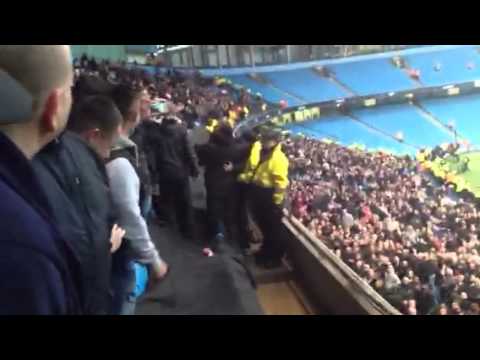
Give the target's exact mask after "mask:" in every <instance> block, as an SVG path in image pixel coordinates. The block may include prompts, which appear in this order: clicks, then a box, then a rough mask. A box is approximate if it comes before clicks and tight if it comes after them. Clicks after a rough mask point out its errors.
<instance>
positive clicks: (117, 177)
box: [107, 136, 162, 267]
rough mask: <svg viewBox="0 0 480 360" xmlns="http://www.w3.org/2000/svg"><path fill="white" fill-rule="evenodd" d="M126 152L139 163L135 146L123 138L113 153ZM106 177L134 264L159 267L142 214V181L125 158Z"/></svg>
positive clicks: (112, 163)
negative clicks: (129, 152) (128, 151)
mask: <svg viewBox="0 0 480 360" xmlns="http://www.w3.org/2000/svg"><path fill="white" fill-rule="evenodd" d="M126 149H128V150H130V151H131V154H132V157H133V159H138V156H137V155H136V154H137V153H138V152H137V150H136V145H135V143H133V141H131V140H130V139H128V138H127V137H124V136H122V137H120V139H119V140H118V141H117V143H116V144H115V146H114V147H113V151H119V150H126ZM107 174H108V178H109V181H110V191H111V196H112V202H113V206H114V208H115V210H116V215H117V222H118V225H119V226H120V227H122V228H123V229H124V230H125V232H126V234H125V240H124V241H128V244H129V245H130V249H131V250H132V256H133V258H134V260H135V261H138V262H140V263H143V264H149V265H152V266H154V267H158V266H159V265H160V264H161V262H162V259H161V258H160V255H159V254H158V251H157V249H156V248H155V245H154V244H153V242H152V240H151V237H150V234H149V232H148V226H147V223H146V222H145V219H144V218H143V217H142V215H141V213H140V205H139V203H140V179H139V178H138V175H137V172H136V171H135V168H134V167H133V166H132V164H131V162H130V161H129V160H128V159H127V158H126V157H117V158H114V159H113V160H111V161H110V162H109V163H108V164H107Z"/></svg>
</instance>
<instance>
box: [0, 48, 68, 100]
mask: <svg viewBox="0 0 480 360" xmlns="http://www.w3.org/2000/svg"><path fill="white" fill-rule="evenodd" d="M70 61H71V59H70V48H69V46H68V45H0V69H1V70H3V71H5V72H6V73H8V74H9V75H10V76H11V77H13V78H14V79H15V80H17V81H18V82H19V83H20V84H21V85H22V86H23V87H24V88H25V89H27V90H28V91H29V92H30V94H31V95H32V96H33V97H38V96H41V95H43V94H45V92H49V91H51V90H53V89H55V88H58V87H62V86H63V85H65V84H66V83H68V82H71V81H72V77H73V72H72V65H71V63H70Z"/></svg>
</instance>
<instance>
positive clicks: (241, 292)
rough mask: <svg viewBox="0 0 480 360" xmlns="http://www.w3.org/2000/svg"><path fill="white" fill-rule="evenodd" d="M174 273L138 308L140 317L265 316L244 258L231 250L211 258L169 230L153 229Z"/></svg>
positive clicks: (158, 244) (161, 250)
mask: <svg viewBox="0 0 480 360" xmlns="http://www.w3.org/2000/svg"><path fill="white" fill-rule="evenodd" d="M150 231H151V233H152V237H153V238H154V241H155V243H156V245H157V247H158V249H159V250H160V254H161V256H162V257H164V258H165V259H166V261H168V263H169V264H170V266H171V273H170V274H169V275H168V277H167V278H166V279H165V281H164V282H163V283H161V284H159V285H158V286H157V287H156V288H155V289H154V290H152V292H150V293H149V294H148V295H147V296H146V298H144V299H141V301H140V303H139V305H138V306H137V315H262V314H263V312H262V309H261V307H260V304H259V303H258V299H257V294H256V290H255V288H254V287H253V285H252V281H251V279H250V276H249V274H248V273H247V271H246V270H245V268H244V266H243V265H242V261H241V259H242V257H241V256H240V255H238V253H237V252H236V251H235V250H234V249H232V248H230V247H228V248H227V249H226V253H225V254H224V255H216V256H214V257H211V258H208V257H205V256H203V255H202V248H201V246H199V245H196V244H192V243H189V242H186V241H185V240H183V239H182V238H180V237H179V236H178V235H177V234H176V233H175V232H173V231H172V230H170V229H168V228H159V227H158V226H155V225H152V226H151V227H150Z"/></svg>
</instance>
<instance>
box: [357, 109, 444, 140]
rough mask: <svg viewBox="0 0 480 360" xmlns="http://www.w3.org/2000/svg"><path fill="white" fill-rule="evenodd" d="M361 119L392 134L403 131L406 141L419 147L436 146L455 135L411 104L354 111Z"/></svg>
mask: <svg viewBox="0 0 480 360" xmlns="http://www.w3.org/2000/svg"><path fill="white" fill-rule="evenodd" d="M353 115H354V116H357V117H358V118H359V119H360V120H362V121H364V122H365V123H367V124H369V125H371V126H373V127H375V128H376V129H379V130H382V131H384V132H386V133H388V134H390V135H395V134H396V133H397V132H399V131H401V132H403V135H404V140H405V142H407V143H409V144H413V145H416V146H418V147H434V146H436V145H438V144H441V143H444V142H452V141H453V136H452V135H451V134H450V133H449V132H448V131H447V130H446V129H443V128H440V127H439V126H436V125H434V124H432V123H430V122H429V121H428V120H427V119H426V118H425V117H423V115H422V114H421V113H420V112H419V110H418V109H416V108H415V107H413V106H411V105H408V104H407V105H388V106H382V107H378V108H370V109H363V110H358V111H354V112H353Z"/></svg>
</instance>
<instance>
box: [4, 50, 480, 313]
mask: <svg viewBox="0 0 480 360" xmlns="http://www.w3.org/2000/svg"><path fill="white" fill-rule="evenodd" d="M28 108H31V111H25V109H28ZM265 110H266V103H265V102H264V101H263V100H262V98H261V97H260V96H257V95H252V94H250V93H248V92H246V91H243V90H237V89H234V88H232V87H231V86H230V84H228V83H226V82H224V81H222V80H221V79H209V78H204V77H202V76H201V75H200V74H199V73H198V72H191V73H186V72H182V73H180V72H176V71H174V70H165V69H157V71H156V73H155V74H149V73H147V72H145V71H143V70H142V69H140V68H138V67H136V66H130V65H127V64H115V63H111V62H108V61H101V62H100V61H99V62H97V61H96V60H95V59H89V58H87V57H86V56H82V57H81V58H80V59H74V61H73V67H72V63H71V59H70V54H69V50H68V47H67V46H59V45H52V46H41V45H21V46H20V45H0V149H1V151H0V196H1V197H2V199H3V200H2V203H1V204H0V216H1V217H2V222H0V230H1V231H0V249H2V256H1V257H0V269H1V270H2V273H3V274H7V273H8V274H15V275H14V276H8V277H2V281H1V282H0V313H2V314H3V313H5V314H25V313H28V314H29V313H38V314H134V313H135V304H136V299H137V298H138V296H139V294H140V293H142V292H143V291H144V289H139V288H138V287H137V286H138V279H139V277H141V276H140V275H141V274H143V275H144V276H146V277H147V278H148V286H149V287H152V286H154V285H156V284H158V283H161V282H162V281H163V280H164V279H165V277H166V276H168V275H169V273H170V269H169V265H168V259H163V258H162V256H161V253H162V251H161V249H157V247H156V246H155V244H154V242H153V241H152V238H151V236H150V232H149V227H148V224H149V223H151V222H152V221H153V220H154V219H155V221H156V222H157V223H158V224H159V225H162V224H173V225H176V226H177V228H178V231H179V232H180V233H181V234H182V235H183V237H184V238H186V239H189V240H192V241H196V240H197V239H196V238H197V235H196V233H195V226H194V216H193V215H194V214H193V207H192V199H191V193H190V179H192V178H196V177H198V175H199V173H200V167H199V166H203V167H204V168H205V187H206V190H207V201H206V202H207V219H208V220H207V222H208V232H209V244H207V245H209V249H208V252H207V253H208V254H209V255H211V254H212V253H213V252H214V251H217V250H219V244H220V243H221V242H222V241H223V240H224V238H225V235H227V234H228V235H229V236H232V237H236V239H235V240H236V241H237V242H238V243H239V245H240V247H241V248H243V249H244V250H245V249H246V248H247V247H248V242H247V239H248V237H249V235H248V234H247V229H248V221H249V219H248V214H247V211H246V207H247V204H246V202H245V198H248V199H249V200H250V201H249V206H250V215H251V217H253V219H254V220H255V221H256V222H257V225H258V226H259V227H260V229H261V231H262V233H263V237H264V243H263V246H262V250H261V253H260V254H259V255H258V256H257V260H258V263H259V264H262V265H265V266H266V267H272V266H273V267H274V266H278V264H279V263H280V260H281V258H282V257H283V255H284V252H285V249H284V244H282V234H281V229H282V226H281V223H280V222H281V216H282V214H281V207H282V205H285V206H286V207H287V209H288V210H289V211H290V212H291V214H293V216H295V217H296V218H298V219H299V220H300V221H301V222H302V223H303V224H304V225H305V226H306V227H307V228H308V229H309V230H310V231H311V232H312V233H313V234H315V235H316V236H317V237H318V238H319V239H321V240H322V241H324V242H325V243H326V244H327V245H328V246H329V247H330V249H331V250H332V251H334V252H335V254H337V255H338V256H339V257H340V258H341V259H342V260H343V261H344V262H345V263H346V264H348V265H349V266H350V267H351V268H352V269H353V270H354V271H356V273H357V274H358V275H359V276H360V277H361V278H363V279H364V280H365V281H366V282H367V283H368V284H370V285H371V286H372V287H373V288H374V289H376V290H377V291H378V292H379V293H380V294H381V295H382V296H384V297H385V298H386V299H387V300H389V301H390V302H391V303H392V305H394V306H395V307H397V308H398V309H399V310H400V311H401V312H403V313H404V314H410V315H415V314H440V315H445V314H455V315H461V314H472V315H479V314H480V306H479V301H480V254H479V253H480V241H479V239H478V235H479V230H480V212H478V211H477V209H476V206H475V205H474V203H473V202H472V201H470V200H468V199H461V198H456V197H455V195H454V193H453V191H452V190H451V188H450V187H449V186H448V184H444V185H442V184H439V183H437V181H436V180H435V179H434V178H432V177H431V176H430V175H429V174H428V173H426V172H425V171H424V169H423V168H422V166H421V164H420V162H418V161H416V160H413V159H411V158H409V157H396V156H393V155H389V154H383V153H368V152H364V151H361V150H355V149H349V148H345V147H342V146H339V145H336V144H334V143H328V142H324V141H319V140H312V139H307V138H290V139H288V140H287V141H285V142H281V139H280V137H279V136H278V134H277V133H275V132H271V131H270V132H268V131H267V132H265V133H264V134H262V135H263V136H262V138H261V139H260V140H259V141H257V140H256V138H255V136H253V134H250V133H248V132H246V133H245V134H244V136H243V137H241V138H239V139H235V138H234V137H233V131H232V128H233V127H234V126H235V124H237V123H238V122H239V121H242V120H243V119H244V118H246V117H247V115H248V114H251V113H256V112H262V111H265ZM197 128H205V129H206V131H208V132H209V133H210V135H209V140H208V141H207V143H203V144H198V146H194V145H193V143H192V140H191V136H189V130H194V129H197ZM190 133H191V132H190ZM289 172H290V181H289V179H288V173H289ZM287 186H288V197H287V199H286V202H285V204H284V200H285V199H284V195H285V189H286V188H287ZM247 194H249V196H247ZM18 234H21V236H19V235H18ZM235 235H236V236H235ZM212 250H213V251H212ZM19 259H21V260H22V261H19ZM25 259H27V260H28V261H25ZM144 286H145V284H144Z"/></svg>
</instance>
